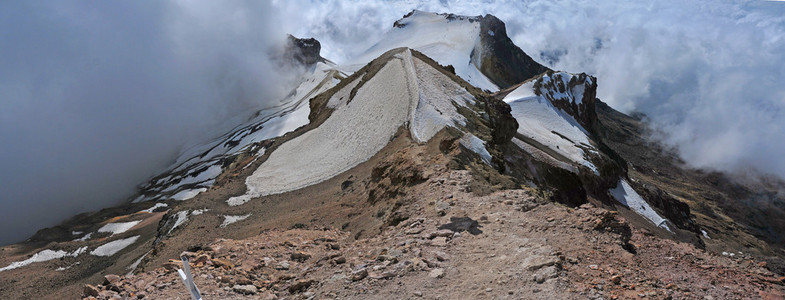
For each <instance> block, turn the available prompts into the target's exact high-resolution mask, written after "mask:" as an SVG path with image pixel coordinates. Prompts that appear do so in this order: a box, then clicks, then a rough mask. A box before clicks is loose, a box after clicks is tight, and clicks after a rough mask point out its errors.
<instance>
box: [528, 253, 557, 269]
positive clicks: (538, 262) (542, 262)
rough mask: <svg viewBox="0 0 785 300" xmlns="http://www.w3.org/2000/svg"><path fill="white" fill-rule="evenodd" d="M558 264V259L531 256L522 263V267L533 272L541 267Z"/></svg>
mask: <svg viewBox="0 0 785 300" xmlns="http://www.w3.org/2000/svg"><path fill="white" fill-rule="evenodd" d="M559 263H560V261H559V258H558V257H555V256H542V255H531V256H529V257H527V258H526V259H525V260H524V262H523V264H524V266H526V269H528V270H529V271H535V270H539V269H541V268H543V267H548V266H553V265H558V264H559Z"/></svg>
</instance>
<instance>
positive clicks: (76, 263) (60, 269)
mask: <svg viewBox="0 0 785 300" xmlns="http://www.w3.org/2000/svg"><path fill="white" fill-rule="evenodd" d="M79 264H81V262H78V261H77V262H75V263H72V264H70V265H67V266H65V267H59V268H57V269H55V271H58V272H62V271H65V270H68V269H70V268H73V267H74V266H78V265H79Z"/></svg>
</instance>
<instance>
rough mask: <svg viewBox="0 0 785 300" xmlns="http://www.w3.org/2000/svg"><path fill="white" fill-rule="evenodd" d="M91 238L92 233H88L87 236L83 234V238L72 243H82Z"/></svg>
mask: <svg viewBox="0 0 785 300" xmlns="http://www.w3.org/2000/svg"><path fill="white" fill-rule="evenodd" d="M92 236H93V233H92V232H90V233H88V234H85V235H84V236H83V237H80V238H78V239H75V240H74V241H76V242H84V241H86V240H89V239H90V237H92Z"/></svg>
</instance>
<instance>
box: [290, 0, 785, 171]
mask: <svg viewBox="0 0 785 300" xmlns="http://www.w3.org/2000/svg"><path fill="white" fill-rule="evenodd" d="M275 5H276V6H277V7H278V8H282V10H283V11H285V12H288V14H289V17H287V18H285V19H286V20H296V21H295V22H297V23H298V24H297V26H292V24H287V25H289V26H290V28H294V30H295V32H297V33H298V34H300V35H306V36H315V37H316V38H317V39H319V40H321V41H322V42H323V44H324V45H325V53H326V54H325V55H327V57H328V58H332V59H336V60H338V61H344V60H347V59H350V58H351V57H352V56H353V55H357V54H358V53H360V52H362V51H363V50H364V49H366V48H367V47H369V46H371V45H372V44H373V43H374V42H375V41H377V40H378V39H379V38H380V37H381V35H382V34H383V33H384V32H386V31H387V30H390V29H391V28H392V22H394V21H395V20H396V19H398V18H400V17H401V16H402V15H403V14H405V13H407V12H408V11H410V10H412V9H420V10H425V11H434V12H451V13H456V14H464V15H480V14H486V13H490V14H493V15H495V16H497V17H499V18H500V19H502V20H503V21H504V22H505V23H506V25H507V31H508V34H509V35H510V37H511V38H512V40H513V41H514V42H515V43H516V44H517V45H518V46H520V47H521V48H522V49H523V50H524V51H525V52H526V53H528V54H530V55H531V56H532V57H534V58H535V59H537V60H538V61H540V62H541V63H543V64H546V65H549V66H550V67H552V68H554V69H559V70H566V71H570V72H586V73H590V74H593V75H595V76H597V77H598V83H599V91H598V97H599V98H601V99H602V100H603V101H606V102H608V103H609V104H610V105H611V106H613V107H615V108H616V109H618V110H621V111H623V112H628V113H629V112H633V111H639V112H643V113H645V114H647V115H648V116H649V118H650V122H651V125H652V126H653V127H654V129H656V130H657V131H658V132H660V134H658V135H657V136H655V138H657V139H659V140H660V141H662V142H664V143H665V144H666V145H669V146H672V147H675V148H676V149H677V150H678V152H679V153H680V154H681V155H682V156H683V158H684V159H685V160H686V161H687V162H688V164H690V165H691V166H693V167H700V168H707V169H715V170H721V171H729V172H736V171H745V172H746V171H750V170H757V171H759V172H763V173H768V174H774V175H778V176H780V177H781V178H785V159H784V158H783V157H782V156H783V155H785V84H783V82H785V3H783V2H771V1H579V0H574V1H550V0H548V1H544V0H535V1H517V0H510V1H473V2H468V1H448V0H440V1H435V0H432V1H394V2H389V1H381V0H380V1H362V2H361V3H351V4H347V3H344V2H341V1H330V0H326V1H317V2H311V1H279V2H275ZM295 15H301V16H303V18H296V17H295ZM371 37H375V38H371Z"/></svg>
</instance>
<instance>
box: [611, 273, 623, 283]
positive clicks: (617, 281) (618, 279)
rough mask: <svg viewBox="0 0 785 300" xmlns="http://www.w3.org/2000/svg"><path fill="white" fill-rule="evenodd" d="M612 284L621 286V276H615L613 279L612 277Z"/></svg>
mask: <svg viewBox="0 0 785 300" xmlns="http://www.w3.org/2000/svg"><path fill="white" fill-rule="evenodd" d="M611 282H613V284H620V283H621V276H619V275H614V276H613V277H611Z"/></svg>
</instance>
